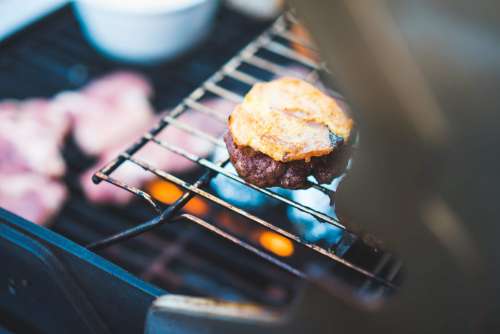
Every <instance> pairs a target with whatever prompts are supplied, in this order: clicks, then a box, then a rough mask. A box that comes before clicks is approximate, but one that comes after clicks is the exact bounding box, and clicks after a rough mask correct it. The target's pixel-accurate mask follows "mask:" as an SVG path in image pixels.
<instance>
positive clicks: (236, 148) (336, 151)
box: [224, 77, 353, 189]
mask: <svg viewBox="0 0 500 334" xmlns="http://www.w3.org/2000/svg"><path fill="white" fill-rule="evenodd" d="M352 130H353V121H352V119H351V118H349V117H348V116H347V115H346V114H345V112H344V111H343V110H342V109H341V108H340V107H339V105H338V104H337V103H336V101H335V100H334V99H333V98H331V97H329V96H327V95H326V94H324V93H323V92H321V91H320V90H319V89H317V88H315V87H313V86H312V85H311V84H309V83H307V82H305V81H302V80H299V79H295V78H289V77H285V78H281V79H278V80H274V81H271V82H269V83H259V84H256V85H255V86H254V87H253V88H252V89H251V91H250V92H249V93H248V94H247V95H246V97H245V99H244V101H243V103H241V104H240V105H238V106H237V107H236V108H235V109H234V111H233V112H232V114H231V116H230V118H229V131H228V133H227V134H226V135H225V137H224V140H225V142H226V146H227V148H228V151H229V155H230V158H231V162H232V163H233V165H234V167H235V169H236V171H237V172H238V174H239V175H240V176H241V177H242V178H244V179H245V180H247V181H248V182H250V183H253V184H255V185H257V186H260V187H271V186H281V187H284V188H292V189H299V188H307V187H308V182H307V177H308V176H309V175H314V177H315V178H316V180H317V181H318V182H319V183H330V182H331V181H332V180H333V178H334V177H336V176H338V175H340V174H341V173H342V171H343V169H344V168H345V165H346V164H347V161H348V156H349V145H348V143H349V139H350V138H351V132H352Z"/></svg>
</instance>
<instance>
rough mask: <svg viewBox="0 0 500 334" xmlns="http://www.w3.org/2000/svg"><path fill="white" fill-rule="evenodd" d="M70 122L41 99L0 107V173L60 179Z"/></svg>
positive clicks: (63, 168)
mask: <svg viewBox="0 0 500 334" xmlns="http://www.w3.org/2000/svg"><path fill="white" fill-rule="evenodd" d="M69 124H70V121H69V118H68V116H67V115H65V114H63V113H59V112H58V111H56V110H54V109H53V108H52V107H51V105H50V103H48V102H47V101H45V100H42V99H32V100H26V101H25V102H13V101H9V102H4V103H0V154H1V157H2V159H0V171H2V172H15V171H33V172H37V173H41V174H44V175H48V176H61V175H63V174H64V171H65V165H64V161H63V158H62V156H61V154H60V147H61V145H62V143H63V139H64V137H65V135H66V134H67V132H68V129H69Z"/></svg>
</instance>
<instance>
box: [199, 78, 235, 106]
mask: <svg viewBox="0 0 500 334" xmlns="http://www.w3.org/2000/svg"><path fill="white" fill-rule="evenodd" d="M205 88H206V90H208V91H209V92H211V93H214V94H216V95H218V96H220V97H222V98H224V99H226V100H229V101H231V102H234V103H241V102H242V101H243V97H242V96H241V95H238V94H236V93H234V92H232V91H230V90H228V89H226V88H224V87H221V86H218V85H217V84H215V83H213V82H209V83H207V84H206V85H205Z"/></svg>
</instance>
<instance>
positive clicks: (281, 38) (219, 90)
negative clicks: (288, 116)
mask: <svg viewBox="0 0 500 334" xmlns="http://www.w3.org/2000/svg"><path fill="white" fill-rule="evenodd" d="M294 24H296V21H295V18H294V17H293V16H292V15H291V14H284V15H283V16H281V17H280V18H279V19H277V21H276V22H275V23H274V24H273V25H272V26H271V27H270V28H269V29H268V30H266V31H265V32H264V33H263V34H262V35H260V36H259V37H258V38H256V39H255V40H254V41H253V42H251V43H250V44H249V45H247V46H246V47H245V48H244V49H243V50H241V51H240V52H239V53H238V54H237V55H236V56H234V57H233V58H232V59H231V60H229V61H228V62H227V63H226V64H225V65H224V66H223V67H222V68H221V69H220V70H219V71H217V72H216V73H215V74H213V75H212V76H211V77H210V78H208V79H207V80H206V81H205V82H204V83H203V84H202V85H201V86H200V87H198V88H197V89H195V90H194V91H193V92H192V93H191V94H190V95H189V96H188V97H186V98H185V99H184V100H183V101H182V102H181V103H180V104H179V105H178V106H177V107H175V108H174V109H173V110H172V111H171V112H170V113H168V114H167V115H165V116H163V117H162V119H161V120H160V121H159V123H158V124H157V125H156V126H155V127H153V128H152V129H151V130H150V131H148V132H147V133H145V134H144V135H143V136H142V137H141V138H140V139H139V140H138V141H137V142H135V143H134V144H133V145H131V146H130V147H129V148H128V149H127V150H126V151H124V152H123V153H121V154H120V155H119V156H118V157H117V158H115V159H114V160H112V161H111V162H109V163H108V164H107V165H106V166H104V167H103V168H102V169H100V170H99V171H97V172H96V173H95V174H94V177H93V180H94V182H95V183H96V184H99V183H100V182H102V181H105V182H108V183H110V184H113V185H115V186H117V187H120V188H122V189H124V190H125V191H129V192H131V193H133V194H135V195H136V196H138V197H139V198H141V199H143V200H144V201H145V202H147V203H148V205H150V206H151V207H152V208H153V209H154V210H155V211H156V216H155V217H154V218H153V219H151V220H149V221H147V222H144V223H142V224H139V225H137V226H135V227H133V228H130V229H127V230H124V231H122V232H120V233H117V234H114V235H111V236H109V237H107V238H105V239H102V240H98V241H96V242H93V243H91V244H89V245H87V248H89V249H93V250H98V249H102V248H105V247H108V246H110V245H113V244H115V243H118V242H120V241H122V240H126V239H130V238H132V237H134V236H136V235H139V234H142V233H144V232H146V231H148V230H151V229H153V228H156V227H158V226H160V225H162V224H165V223H168V222H174V221H178V220H181V219H183V220H187V221H190V222H192V223H195V224H197V225H199V226H201V227H203V228H205V229H207V230H209V231H211V232H213V233H215V234H217V235H219V236H220V237H222V238H224V239H226V240H229V241H231V242H232V243H234V244H237V245H239V246H241V247H243V248H245V249H247V250H249V251H251V252H252V253H254V254H256V255H258V256H260V257H261V258H264V259H265V260H267V261H269V262H271V263H273V264H275V265H277V266H279V267H280V268H282V269H284V270H286V271H288V272H291V273H292V274H295V275H297V276H299V277H306V274H305V273H304V272H303V271H302V270H300V269H297V268H296V267H294V266H292V265H290V264H288V263H286V262H284V261H282V260H281V259H278V258H276V257H275V256H272V255H270V254H269V253H267V252H265V251H263V250H261V249H259V248H257V247H255V246H253V245H251V244H250V243H247V242H246V241H244V240H241V239H240V238H238V237H236V236H234V235H232V234H230V233H228V232H226V231H224V230H223V229H221V228H219V227H218V226H216V225H215V224H213V223H211V222H208V221H206V220H204V219H202V218H200V217H197V216H195V215H193V214H188V213H181V212H180V211H181V210H182V208H183V207H184V205H185V204H186V203H187V202H188V201H189V200H191V199H192V198H193V197H194V196H200V197H202V198H205V199H207V200H208V201H210V202H212V203H215V204H217V205H218V206H221V207H223V208H225V209H227V210H230V211H232V212H233V213H235V214H238V215H240V216H242V217H244V218H246V219H248V220H249V221H252V222H254V223H256V224H259V225H260V226H262V227H264V228H265V229H268V230H271V231H273V232H275V233H278V234H280V235H281V236H283V237H285V238H287V239H289V240H291V241H292V242H295V243H299V244H301V245H303V246H305V247H307V248H309V249H310V250H312V251H314V252H316V253H319V254H321V255H322V256H325V257H327V258H329V259H331V260H333V261H335V262H337V263H340V264H342V265H343V266H346V267H348V268H350V269H352V270H354V271H356V272H358V273H360V274H362V275H364V276H366V277H367V278H368V279H370V280H373V281H376V282H378V283H380V284H382V285H384V286H386V287H392V288H395V287H396V285H395V284H394V283H393V282H392V280H393V279H394V277H395V276H396V275H397V273H398V270H392V271H391V274H390V275H385V277H381V276H379V273H378V271H379V270H381V268H379V269H377V270H374V271H370V270H368V269H366V268H362V267H360V266H358V265H356V264H354V263H351V262H349V261H348V260H346V259H344V258H343V257H342V255H341V254H340V253H339V252H336V249H335V248H334V249H327V248H325V247H322V246H320V245H318V244H315V243H311V242H306V241H304V240H302V238H301V237H299V236H298V235H296V234H294V233H291V232H289V231H287V230H285V229H283V228H281V227H278V226H276V225H275V224H273V223H272V222H270V221H268V220H265V219H263V218H260V217H258V216H257V215H255V214H253V213H250V212H248V211H247V210H244V209H243V208H240V207H238V206H235V205H232V204H230V203H229V202H227V201H226V200H224V199H222V198H221V197H219V196H216V195H214V194H212V193H210V192H209V191H208V190H207V189H206V186H207V184H208V183H209V182H210V180H211V179H212V178H214V177H215V176H216V175H223V176H224V177H226V178H228V179H230V180H233V181H236V182H238V183H240V184H242V185H244V186H246V187H249V188H251V189H254V190H256V191H258V192H260V193H262V194H264V195H266V196H268V197H270V198H273V199H275V200H278V201H281V202H282V203H284V204H285V205H288V206H291V207H293V208H295V209H298V210H300V211H302V212H305V213H307V214H309V215H311V216H313V217H315V218H316V219H318V220H319V221H322V222H325V223H329V224H332V225H335V226H336V227H337V228H340V229H342V230H343V231H344V232H343V233H344V236H345V238H342V240H341V242H340V243H339V244H341V243H342V242H344V241H345V240H352V239H353V235H351V233H350V232H348V231H347V229H346V227H345V226H344V225H343V224H342V223H341V222H340V221H339V219H337V218H335V217H331V216H329V215H326V214H324V213H322V212H319V211H317V210H315V209H313V208H310V207H308V206H305V205H303V204H301V203H298V202H296V201H293V200H291V199H289V198H287V197H285V196H283V195H281V194H279V193H277V192H275V191H273V190H269V189H263V188H259V187H256V186H254V185H252V184H249V183H247V182H245V181H244V180H243V179H241V178H240V177H239V176H238V175H236V174H234V173H232V172H230V171H228V170H227V169H225V168H224V166H226V165H227V164H228V163H229V159H228V158H227V157H226V158H225V159H222V160H221V161H212V160H210V159H208V158H204V157H200V156H198V155H196V154H193V153H190V152H188V151H187V150H185V149H183V148H181V147H179V146H176V145H174V144H172V143H169V142H167V141H165V140H161V139H158V134H160V133H161V132H162V131H164V130H165V129H166V128H167V127H169V126H170V127H175V128H177V129H179V130H181V131H183V132H186V133H187V134H189V135H192V136H195V137H198V138H201V139H203V140H206V141H209V142H210V143H212V144H213V145H215V146H220V147H225V145H224V143H223V142H222V140H221V139H220V138H217V137H214V136H212V135H210V134H209V133H206V132H204V131H202V130H200V129H197V128H195V127H192V126H191V125H190V124H187V123H186V122H183V121H181V120H179V116H180V115H182V114H183V113H184V112H186V111H187V110H189V109H191V110H195V111H196V112H200V113H204V114H207V115H210V116H211V117H213V118H214V119H215V120H217V121H219V122H222V123H224V124H225V123H226V116H225V115H223V114H222V113H220V112H219V111H218V110H216V109H214V108H211V107H210V106H208V105H206V104H204V103H203V98H204V97H205V96H206V95H207V94H210V95H213V96H216V97H218V98H221V99H223V100H226V101H228V102H231V103H235V104H237V103H240V102H241V101H242V99H243V96H244V94H245V90H248V89H250V87H251V86H252V85H253V84H255V83H257V82H261V81H264V80H266V77H267V79H269V77H277V76H281V75H283V74H285V73H287V74H290V68H296V67H293V66H292V67H290V66H288V64H292V65H294V66H300V68H302V69H303V71H302V72H301V76H302V78H304V79H306V80H308V81H311V82H316V81H317V80H318V78H319V74H318V73H319V70H321V69H324V65H323V64H321V63H319V62H318V61H317V60H315V58H317V56H316V55H317V53H316V51H315V49H314V47H313V46H312V45H311V43H310V42H309V41H307V40H306V39H304V38H303V37H301V36H300V35H297V34H295V33H294V31H293V29H291V27H292V26H293V25H294ZM300 49H302V50H304V49H305V50H307V52H300V51H298V50H300ZM311 54H312V55H313V56H312V57H310V56H309V55H311ZM277 58H279V59H280V61H276V59H277ZM248 67H251V68H252V69H254V71H253V72H252V71H249V70H245V68H248ZM255 71H258V72H259V73H266V74H265V75H261V76H262V77H264V78H260V77H259V75H256V74H255V73H254V72H255ZM251 72H252V73H251ZM227 80H232V82H237V86H238V87H239V88H241V87H242V86H243V87H245V88H244V89H243V90H242V89H239V88H238V89H237V88H235V85H232V86H231V85H228V84H225V83H224V82H225V81H227ZM331 94H332V95H333V96H335V97H337V98H342V97H341V95H340V94H339V93H337V92H331ZM147 144H149V145H156V146H158V147H159V148H161V149H164V150H168V151H170V152H173V153H175V154H176V155H179V156H182V157H183V158H185V159H188V160H190V161H192V162H194V163H196V164H198V165H199V166H201V167H202V168H203V169H204V171H205V172H204V173H203V175H202V176H201V177H200V178H198V179H197V180H196V181H195V182H188V181H186V180H184V179H182V178H180V177H178V176H176V175H173V174H171V173H168V172H166V171H164V170H161V169H158V168H156V167H155V166H154V165H153V164H151V163H149V162H148V161H144V160H143V159H141V158H138V157H137V153H138V152H140V150H141V149H142V148H143V147H144V146H145V145H147ZM125 162H128V163H132V164H134V165H135V166H137V167H140V168H141V169H143V170H144V172H145V173H153V174H154V175H155V176H156V177H158V178H160V179H163V180H166V181H169V182H172V183H174V184H176V185H177V186H179V187H181V188H182V189H184V192H183V194H182V196H180V197H179V198H178V199H177V200H176V201H175V202H174V203H172V204H170V205H169V206H168V207H167V208H166V209H164V210H162V205H161V203H160V202H159V201H157V200H156V199H155V198H154V197H153V196H152V195H151V194H150V193H148V192H147V191H145V190H143V189H139V188H137V187H134V186H131V185H129V184H127V183H126V182H124V181H122V180H120V179H119V178H116V177H114V175H113V173H114V172H115V171H116V170H117V169H118V168H119V167H120V166H121V165H122V164H124V163H125ZM311 186H312V187H313V188H315V189H317V190H319V191H321V192H323V193H324V194H325V196H328V195H331V194H332V191H331V190H330V189H328V188H327V187H325V186H323V185H319V184H316V183H311ZM338 247H339V245H337V249H338ZM386 260H387V259H385V260H384V261H386ZM386 262H387V261H386Z"/></svg>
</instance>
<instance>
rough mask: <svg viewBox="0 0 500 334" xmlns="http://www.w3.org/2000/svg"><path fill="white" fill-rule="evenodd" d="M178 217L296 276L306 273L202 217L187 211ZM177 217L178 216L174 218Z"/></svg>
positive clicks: (303, 275)
mask: <svg viewBox="0 0 500 334" xmlns="http://www.w3.org/2000/svg"><path fill="white" fill-rule="evenodd" d="M179 218H185V219H188V220H190V221H192V222H193V223H195V224H198V225H200V226H202V227H203V228H205V229H207V230H210V231H211V232H213V233H215V234H217V235H219V236H221V237H222V238H224V239H226V240H229V241H231V242H232V243H234V244H236V245H238V246H241V247H243V248H245V249H246V250H249V251H250V252H252V253H254V254H256V255H257V256H259V257H261V258H263V259H264V260H267V261H269V262H271V263H272V264H274V265H276V266H278V267H280V268H282V269H284V270H286V271H288V272H290V273H292V274H294V275H296V276H298V277H301V278H305V277H306V275H305V274H304V273H303V272H302V271H300V270H299V269H296V268H294V267H292V266H291V265H289V264H287V263H285V262H283V261H280V260H279V259H277V258H275V257H274V256H271V255H269V254H267V253H266V252H263V251H261V250H259V249H258V248H255V247H254V246H252V245H250V244H248V243H246V242H244V241H243V240H241V239H238V238H236V237H235V236H233V235H231V234H229V233H227V232H225V231H223V230H221V229H220V228H218V227H216V226H214V225H213V224H210V223H208V222H207V221H205V220H203V219H200V218H198V217H196V216H193V215H190V214H187V213H185V214H182V215H180V216H179ZM177 219H178V218H176V220H177Z"/></svg>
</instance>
